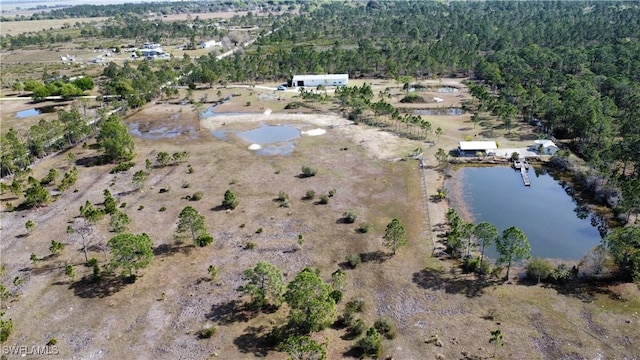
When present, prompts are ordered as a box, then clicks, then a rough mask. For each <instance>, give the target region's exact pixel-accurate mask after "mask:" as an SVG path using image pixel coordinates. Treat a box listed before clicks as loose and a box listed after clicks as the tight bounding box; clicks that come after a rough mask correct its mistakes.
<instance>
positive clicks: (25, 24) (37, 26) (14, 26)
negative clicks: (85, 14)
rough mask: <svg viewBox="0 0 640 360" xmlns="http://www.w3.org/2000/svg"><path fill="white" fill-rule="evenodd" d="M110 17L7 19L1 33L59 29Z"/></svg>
mask: <svg viewBox="0 0 640 360" xmlns="http://www.w3.org/2000/svg"><path fill="white" fill-rule="evenodd" d="M107 19H108V18H106V17H92V18H74V19H44V20H35V21H6V22H3V23H2V26H1V27H0V35H2V36H6V35H12V36H16V35H19V34H25V33H30V32H38V31H42V30H59V29H64V28H68V27H69V26H73V25H74V24H75V23H77V22H79V23H90V24H97V23H101V22H103V21H105V20H107Z"/></svg>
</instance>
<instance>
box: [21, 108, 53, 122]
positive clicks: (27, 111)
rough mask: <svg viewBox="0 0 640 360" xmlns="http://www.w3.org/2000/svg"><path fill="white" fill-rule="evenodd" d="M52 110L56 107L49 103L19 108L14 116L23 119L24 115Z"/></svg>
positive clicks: (50, 111) (33, 114) (28, 115)
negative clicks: (35, 106) (23, 108)
mask: <svg viewBox="0 0 640 360" xmlns="http://www.w3.org/2000/svg"><path fill="white" fill-rule="evenodd" d="M54 111H56V107H55V106H53V105H49V106H43V107H39V108H33V109H25V110H20V111H18V112H16V117H17V118H18V119H24V118H26V117H30V116H36V115H40V114H47V113H52V112H54Z"/></svg>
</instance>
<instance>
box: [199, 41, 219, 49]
mask: <svg viewBox="0 0 640 360" xmlns="http://www.w3.org/2000/svg"><path fill="white" fill-rule="evenodd" d="M214 46H222V42H220V41H215V40H209V41H204V42H202V43H201V44H200V47H201V48H203V49H209V48H212V47H214Z"/></svg>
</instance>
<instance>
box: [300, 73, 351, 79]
mask: <svg viewBox="0 0 640 360" xmlns="http://www.w3.org/2000/svg"><path fill="white" fill-rule="evenodd" d="M348 78H349V74H324V75H294V76H293V79H294V80H325V79H328V80H331V79H335V80H343V79H348Z"/></svg>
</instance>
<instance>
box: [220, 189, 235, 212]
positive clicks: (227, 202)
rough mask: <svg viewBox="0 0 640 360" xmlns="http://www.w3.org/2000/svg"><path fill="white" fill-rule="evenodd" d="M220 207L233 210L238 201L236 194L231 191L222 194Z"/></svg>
mask: <svg viewBox="0 0 640 360" xmlns="http://www.w3.org/2000/svg"><path fill="white" fill-rule="evenodd" d="M222 206H223V207H225V208H227V209H231V210H233V209H235V208H236V207H237V206H238V199H236V194H235V193H234V192H233V191H231V189H229V190H227V191H225V192H224V199H223V200H222Z"/></svg>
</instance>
